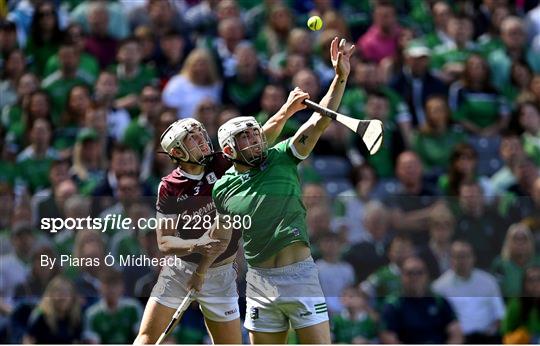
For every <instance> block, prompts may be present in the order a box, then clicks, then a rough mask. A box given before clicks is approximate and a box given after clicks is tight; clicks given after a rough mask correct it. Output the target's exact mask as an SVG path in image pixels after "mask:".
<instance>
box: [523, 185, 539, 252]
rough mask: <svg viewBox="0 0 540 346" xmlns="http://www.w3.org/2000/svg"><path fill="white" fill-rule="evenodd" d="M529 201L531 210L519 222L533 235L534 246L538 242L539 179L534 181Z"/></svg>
mask: <svg viewBox="0 0 540 346" xmlns="http://www.w3.org/2000/svg"><path fill="white" fill-rule="evenodd" d="M531 200H532V203H531V204H532V207H533V208H532V210H531V212H530V214H529V215H526V216H525V217H524V218H523V220H521V222H522V223H524V224H525V225H527V226H528V227H529V229H530V230H531V232H532V233H533V235H534V238H535V242H536V244H538V243H539V242H540V213H539V211H540V177H539V178H536V180H535V181H534V184H533V187H532V191H531Z"/></svg>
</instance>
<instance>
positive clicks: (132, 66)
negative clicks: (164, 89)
mask: <svg viewBox="0 0 540 346" xmlns="http://www.w3.org/2000/svg"><path fill="white" fill-rule="evenodd" d="M142 58H143V55H142V48H141V45H140V43H139V41H137V39H136V38H134V37H130V38H127V39H125V40H123V41H122V42H121V43H120V46H119V48H118V53H117V60H118V64H117V65H112V66H111V67H110V68H109V71H110V72H112V73H114V74H115V75H116V77H117V79H118V92H117V94H116V98H117V100H116V105H117V106H118V107H122V108H127V109H129V110H130V113H132V112H134V111H136V109H137V96H138V95H139V93H140V92H141V90H142V89H143V88H144V87H145V86H146V85H157V73H156V71H155V69H154V68H153V67H149V66H146V65H145V64H141V61H142Z"/></svg>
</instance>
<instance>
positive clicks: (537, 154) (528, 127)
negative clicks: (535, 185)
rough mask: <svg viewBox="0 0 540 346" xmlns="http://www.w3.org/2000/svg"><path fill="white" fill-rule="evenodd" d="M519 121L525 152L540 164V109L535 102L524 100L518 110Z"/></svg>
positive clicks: (537, 164)
mask: <svg viewBox="0 0 540 346" xmlns="http://www.w3.org/2000/svg"><path fill="white" fill-rule="evenodd" d="M516 115H517V121H518V123H519V127H520V130H521V139H522V143H523V149H524V150H525V153H526V154H527V155H528V156H529V157H530V158H531V159H532V160H533V161H534V163H535V165H536V166H539V165H540V142H539V141H538V138H539V135H540V109H539V108H538V106H537V105H536V104H535V103H533V102H524V103H520V104H519V105H518V108H517V110H516Z"/></svg>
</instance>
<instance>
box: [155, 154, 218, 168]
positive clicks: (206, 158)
mask: <svg viewBox="0 0 540 346" xmlns="http://www.w3.org/2000/svg"><path fill="white" fill-rule="evenodd" d="M158 154H165V155H167V156H168V157H169V158H170V159H171V161H173V162H174V163H176V164H177V165H179V164H180V163H182V162H185V163H191V164H193V165H197V166H202V167H205V166H206V165H208V164H209V163H210V161H212V158H213V157H214V156H213V154H210V155H206V156H204V158H203V160H202V162H197V161H192V160H187V161H184V160H180V159H179V158H177V157H174V156H172V155H171V154H169V153H167V152H165V151H158Z"/></svg>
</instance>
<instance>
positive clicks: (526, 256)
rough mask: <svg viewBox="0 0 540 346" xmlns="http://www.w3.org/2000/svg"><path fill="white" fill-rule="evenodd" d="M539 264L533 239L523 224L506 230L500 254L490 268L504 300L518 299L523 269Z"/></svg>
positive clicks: (514, 225)
mask: <svg viewBox="0 0 540 346" xmlns="http://www.w3.org/2000/svg"><path fill="white" fill-rule="evenodd" d="M537 263H540V262H539V261H538V259H537V257H536V256H535V248H534V238H533V235H532V233H531V231H530V230H529V228H528V227H527V226H525V225H524V224H513V225H512V226H510V228H508V232H507V233H506V238H505V239H504V244H503V246H502V250H501V254H500V256H498V257H497V258H496V259H495V260H494V261H493V264H492V266H491V272H492V273H494V275H495V277H496V278H497V281H498V282H499V286H500V287H501V291H502V294H503V296H504V297H505V298H508V297H518V296H519V295H520V294H521V290H522V288H523V286H522V283H523V277H524V273H525V268H526V267H527V266H529V265H532V264H534V265H536V264H537Z"/></svg>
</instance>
